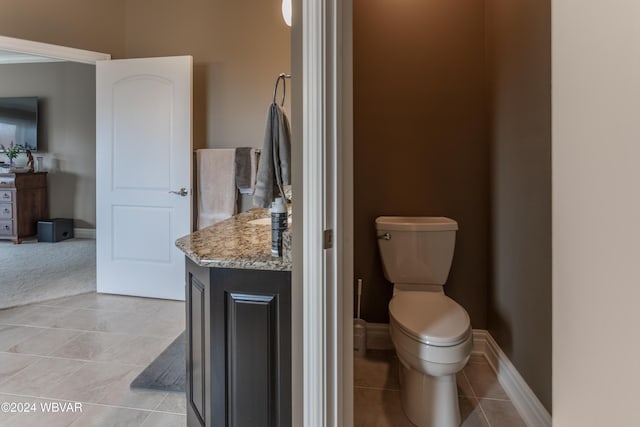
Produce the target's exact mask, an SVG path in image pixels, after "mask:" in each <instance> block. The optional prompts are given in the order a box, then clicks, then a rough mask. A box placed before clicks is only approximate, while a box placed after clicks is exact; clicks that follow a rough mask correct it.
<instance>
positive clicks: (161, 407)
mask: <svg viewBox="0 0 640 427" xmlns="http://www.w3.org/2000/svg"><path fill="white" fill-rule="evenodd" d="M183 329H184V303H183V302H178V301H166V300H155V299H147V298H136V297H124V296H115V295H100V294H96V293H88V294H82V295H79V296H75V297H68V298H62V299H58V300H52V301H47V302H43V303H38V304H31V305H26V306H22V307H17V308H11V309H5V310H0V404H1V403H3V402H8V403H10V404H11V403H12V402H14V409H18V408H19V406H18V405H19V404H23V403H28V404H29V405H30V406H31V405H34V406H35V408H36V412H33V413H6V412H4V411H0V426H2V427H14V426H20V427H29V426H43V425H46V426H47V427H58V426H60V427H62V426H73V427H80V426H93V427H103V426H104V427H111V426H118V427H121V426H122V427H128V426H131V427H173V426H176V427H177V426H180V427H184V426H185V423H186V420H185V412H186V401H185V397H184V394H182V393H165V392H156V391H137V390H136V391H132V390H130V389H129V384H130V383H131V381H132V380H133V379H134V378H135V377H136V376H137V375H138V374H139V373H140V372H141V371H142V370H143V369H144V368H145V367H146V366H147V365H148V364H149V363H150V362H151V361H153V360H154V359H155V358H156V356H158V355H159V354H160V353H161V352H162V350H164V349H165V348H166V347H167V346H168V345H169V344H171V342H172V341H173V340H174V339H175V337H176V336H178V335H179V334H180V332H182V330H183ZM52 402H57V403H59V402H72V405H74V404H75V403H74V402H81V403H82V412H79V411H78V412H66V413H61V412H58V413H53V412H46V411H43V410H42V407H43V406H44V405H52ZM31 407H33V406H31ZM3 408H4V407H3Z"/></svg>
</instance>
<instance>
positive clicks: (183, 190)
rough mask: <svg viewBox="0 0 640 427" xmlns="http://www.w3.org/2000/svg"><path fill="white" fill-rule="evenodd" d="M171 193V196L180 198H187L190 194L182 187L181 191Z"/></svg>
mask: <svg viewBox="0 0 640 427" xmlns="http://www.w3.org/2000/svg"><path fill="white" fill-rule="evenodd" d="M169 193H171V194H177V195H178V196H182V197H186V196H187V195H188V194H189V192H188V191H187V189H186V188H184V187H182V188H181V189H180V191H169Z"/></svg>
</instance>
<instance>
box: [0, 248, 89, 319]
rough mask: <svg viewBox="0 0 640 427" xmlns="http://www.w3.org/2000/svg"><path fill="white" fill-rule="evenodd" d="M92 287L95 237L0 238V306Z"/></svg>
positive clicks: (40, 299)
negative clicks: (41, 240)
mask: <svg viewBox="0 0 640 427" xmlns="http://www.w3.org/2000/svg"><path fill="white" fill-rule="evenodd" d="M95 290H96V241H95V240H92V239H69V240H63V241H61V242H57V243H39V242H37V241H36V240H35V239H32V240H27V241H24V242H23V243H21V244H19V245H14V244H13V243H12V242H10V241H8V240H0V308H6V307H13V306H16V305H23V304H28V303H32V302H39V301H44V300H47V299H52V298H58V297H63V296H70V295H76V294H79V293H84V292H90V291H95Z"/></svg>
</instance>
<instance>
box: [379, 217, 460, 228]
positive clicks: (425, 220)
mask: <svg viewBox="0 0 640 427" xmlns="http://www.w3.org/2000/svg"><path fill="white" fill-rule="evenodd" d="M376 228H377V229H378V230H397V231H451V230H457V229H458V223H457V222H456V221H455V220H453V219H451V218H447V217H444V216H379V217H378V218H376Z"/></svg>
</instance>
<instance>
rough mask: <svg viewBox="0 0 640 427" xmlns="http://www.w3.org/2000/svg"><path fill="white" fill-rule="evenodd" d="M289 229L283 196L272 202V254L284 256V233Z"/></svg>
mask: <svg viewBox="0 0 640 427" xmlns="http://www.w3.org/2000/svg"><path fill="white" fill-rule="evenodd" d="M286 229H287V205H286V204H285V203H284V199H283V198H282V197H276V200H275V202H273V203H272V204H271V256H274V257H281V256H282V233H283V232H284V231H285V230H286Z"/></svg>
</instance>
